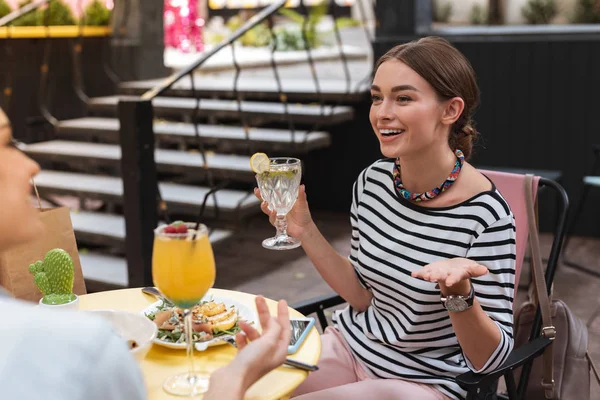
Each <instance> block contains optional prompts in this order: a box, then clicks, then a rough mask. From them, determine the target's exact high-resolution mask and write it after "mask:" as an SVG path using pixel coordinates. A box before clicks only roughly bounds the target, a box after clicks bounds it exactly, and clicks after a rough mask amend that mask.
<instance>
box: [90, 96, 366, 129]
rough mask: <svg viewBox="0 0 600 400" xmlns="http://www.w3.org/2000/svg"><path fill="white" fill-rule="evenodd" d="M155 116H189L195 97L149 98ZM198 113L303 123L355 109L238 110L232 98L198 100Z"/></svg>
mask: <svg viewBox="0 0 600 400" xmlns="http://www.w3.org/2000/svg"><path fill="white" fill-rule="evenodd" d="M120 98H121V99H138V98H139V97H136V96H106V97H95V98H92V99H90V100H89V102H88V106H89V110H90V111H93V112H98V113H112V114H113V115H114V114H115V113H116V111H117V104H118V102H119V99H120ZM152 105H153V109H154V115H155V116H171V117H173V116H175V117H180V116H182V115H192V114H194V112H195V110H196V100H195V99H192V98H184V97H156V98H155V99H154V100H152ZM197 115H198V116H204V117H206V116H210V117H215V118H238V119H239V118H241V117H251V118H256V117H258V118H263V119H267V120H271V121H282V122H286V121H288V120H290V119H291V120H292V121H295V122H299V123H306V124H320V125H333V124H339V123H341V122H345V121H349V120H352V119H353V118H354V110H353V109H352V107H348V106H335V107H334V106H323V107H321V106H320V105H315V104H289V105H288V107H287V112H286V109H285V107H284V104H282V103H267V102H257V101H252V102H251V101H242V102H241V112H240V111H239V110H238V102H237V101H235V100H213V99H200V107H199V109H198V114H197Z"/></svg>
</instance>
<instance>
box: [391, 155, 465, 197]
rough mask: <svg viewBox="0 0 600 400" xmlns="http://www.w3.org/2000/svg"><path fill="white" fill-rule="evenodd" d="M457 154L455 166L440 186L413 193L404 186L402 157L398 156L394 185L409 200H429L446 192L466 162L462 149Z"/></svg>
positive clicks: (395, 164)
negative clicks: (401, 165) (401, 170)
mask: <svg viewBox="0 0 600 400" xmlns="http://www.w3.org/2000/svg"><path fill="white" fill-rule="evenodd" d="M454 154H456V158H457V160H456V164H454V168H453V169H452V172H450V175H448V178H446V180H445V181H444V182H443V183H442V184H441V185H440V186H438V187H436V188H433V189H431V190H430V191H428V192H425V193H411V192H409V191H408V190H406V189H405V188H404V185H403V184H402V178H401V176H400V159H399V158H396V162H395V163H394V185H395V186H396V190H397V191H398V194H399V195H400V196H402V197H403V198H405V199H407V200H412V201H417V202H418V201H427V200H431V199H433V198H435V197H436V196H437V195H438V194H440V193H442V192H445V191H446V190H448V189H449V188H450V186H452V184H453V183H454V181H455V180H456V178H458V174H460V170H461V169H462V166H463V163H464V162H465V155H464V154H463V152H462V151H460V150H456V152H455V153H454Z"/></svg>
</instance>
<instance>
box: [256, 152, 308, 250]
mask: <svg viewBox="0 0 600 400" xmlns="http://www.w3.org/2000/svg"><path fill="white" fill-rule="evenodd" d="M269 160H270V167H269V170H268V171H264V172H261V173H258V174H256V181H257V182H258V188H259V189H260V194H261V196H262V198H263V200H264V201H266V202H267V203H268V204H269V209H270V210H275V211H276V212H277V217H276V220H275V228H276V229H277V233H276V234H275V236H273V237H271V238H268V239H265V240H263V242H262V245H263V247H264V248H266V249H270V250H289V249H295V248H296V247H299V246H300V245H301V242H300V240H299V239H296V238H294V237H292V236H289V235H288V234H287V220H286V215H287V213H288V212H289V211H290V210H291V209H292V207H293V206H294V203H295V202H296V199H297V198H298V187H299V186H300V178H301V177H302V165H301V162H300V160H299V159H297V158H290V157H276V158H270V159H269Z"/></svg>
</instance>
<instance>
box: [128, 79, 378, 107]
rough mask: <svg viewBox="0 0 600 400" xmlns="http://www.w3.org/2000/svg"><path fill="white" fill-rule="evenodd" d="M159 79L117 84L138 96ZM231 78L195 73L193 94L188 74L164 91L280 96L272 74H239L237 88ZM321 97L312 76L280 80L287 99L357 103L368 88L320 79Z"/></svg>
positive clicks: (191, 94)
mask: <svg viewBox="0 0 600 400" xmlns="http://www.w3.org/2000/svg"><path fill="white" fill-rule="evenodd" d="M162 81H163V80H162V79H152V80H144V81H132V82H123V83H121V85H120V86H119V91H120V93H121V94H126V95H141V94H143V93H144V92H146V91H148V90H150V89H153V88H154V87H156V86H157V85H158V84H160V83H161V82H162ZM233 85H234V80H233V79H232V77H230V76H229V77H220V76H211V77H210V78H208V77H205V76H194V87H195V89H196V91H195V95H194V91H193V90H192V84H191V80H190V77H189V76H186V77H184V78H182V79H181V80H180V81H179V82H177V83H175V84H174V85H173V86H172V87H171V88H170V89H169V90H168V91H167V92H166V93H165V94H166V95H168V96H178V97H196V96H199V97H209V98H210V97H219V98H228V99H235V98H237V96H238V95H239V96H241V97H242V98H244V99H255V100H276V101H279V99H280V94H279V93H280V90H279V88H278V86H277V81H276V80H275V79H274V78H273V77H268V78H267V77H257V76H253V77H240V78H239V80H238V83H237V91H234V90H233ZM318 89H319V92H320V96H319V95H317V86H316V85H315V82H314V80H313V79H312V78H308V79H282V80H281V92H283V93H284V94H285V96H286V97H287V99H288V101H306V102H310V101H318V99H319V97H320V98H322V99H323V101H325V102H343V103H350V102H358V101H361V100H364V99H365V97H366V96H367V93H368V92H369V87H368V86H367V85H365V84H362V85H361V82H359V81H351V82H350V84H349V85H348V83H347V82H346V81H345V80H338V79H336V80H334V79H327V80H320V81H319V88H318Z"/></svg>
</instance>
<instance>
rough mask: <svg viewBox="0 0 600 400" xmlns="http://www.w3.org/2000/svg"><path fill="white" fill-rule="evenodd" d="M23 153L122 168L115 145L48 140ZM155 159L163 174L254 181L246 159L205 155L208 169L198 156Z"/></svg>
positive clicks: (158, 155)
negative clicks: (211, 176)
mask: <svg viewBox="0 0 600 400" xmlns="http://www.w3.org/2000/svg"><path fill="white" fill-rule="evenodd" d="M24 151H25V152H26V153H27V154H28V155H30V156H31V157H32V158H35V159H37V160H40V161H64V162H81V161H83V162H84V163H85V165H86V166H89V163H90V162H96V163H98V164H102V165H107V166H111V167H113V168H117V169H118V168H120V166H121V148H120V146H117V145H114V144H100V143H83V142H71V141H66V140H51V141H48V142H40V143H33V144H29V145H26V146H24ZM154 159H155V161H156V167H157V168H158V169H159V170H160V171H164V172H172V173H183V174H204V173H205V172H206V170H207V169H210V170H211V172H212V173H213V176H215V177H216V178H221V179H231V180H235V181H246V182H250V181H254V179H255V177H254V176H255V174H254V172H252V169H251V168H250V157H247V156H239V155H230V154H215V153H210V152H207V162H208V168H204V162H203V160H202V156H201V154H199V153H197V152H196V153H191V152H184V151H179V150H165V149H157V150H156V152H155V156H154Z"/></svg>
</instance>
